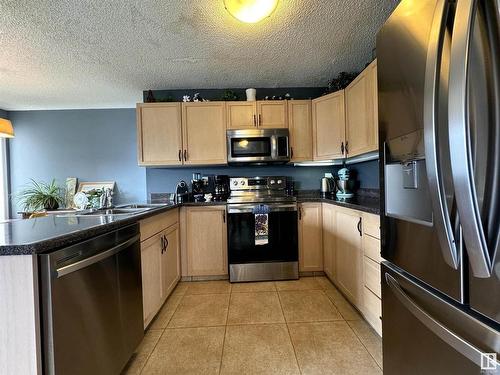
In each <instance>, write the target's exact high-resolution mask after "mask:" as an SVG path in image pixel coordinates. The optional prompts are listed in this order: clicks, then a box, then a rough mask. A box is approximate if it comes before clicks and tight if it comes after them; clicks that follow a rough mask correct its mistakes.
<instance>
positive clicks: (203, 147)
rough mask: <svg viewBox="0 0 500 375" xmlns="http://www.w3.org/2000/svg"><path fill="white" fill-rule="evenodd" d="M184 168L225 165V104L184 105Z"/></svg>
mask: <svg viewBox="0 0 500 375" xmlns="http://www.w3.org/2000/svg"><path fill="white" fill-rule="evenodd" d="M182 139H183V142H182V144H183V152H182V159H183V162H184V165H205V164H226V163H227V151H226V107H225V103H224V102H200V103H182Z"/></svg>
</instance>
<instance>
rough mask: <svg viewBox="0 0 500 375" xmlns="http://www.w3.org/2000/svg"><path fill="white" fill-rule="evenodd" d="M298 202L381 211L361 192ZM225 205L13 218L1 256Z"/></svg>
mask: <svg viewBox="0 0 500 375" xmlns="http://www.w3.org/2000/svg"><path fill="white" fill-rule="evenodd" d="M297 201H298V202H299V203H300V202H326V203H331V204H335V205H338V206H343V207H347V208H352V209H355V210H359V211H364V212H369V213H373V214H378V213H379V211H380V201H379V199H378V198H377V197H376V196H373V195H372V196H367V195H358V196H357V197H356V198H353V199H349V200H346V201H339V200H337V199H336V198H335V197H326V198H325V197H322V196H321V193H320V192H319V191H299V192H297ZM225 204H226V202H202V203H197V202H187V203H182V204H175V203H171V204H165V205H162V206H158V207H156V208H154V209H151V210H147V211H142V212H139V213H135V214H126V215H123V214H121V215H101V216H85V215H83V216H75V215H64V214H61V215H49V216H46V217H40V218H35V219H28V220H12V221H9V222H5V223H0V256H2V255H32V254H41V253H46V252H49V251H53V250H56V249H59V248H62V247H64V246H69V245H72V244H74V243H77V242H80V241H83V240H86V239H88V238H91V237H94V236H98V235H100V234H103V233H106V232H108V231H111V230H114V229H117V228H120V227H123V226H126V225H130V224H133V223H136V222H138V221H139V220H142V219H145V218H147V217H150V216H154V215H157V214H160V213H162V212H165V211H168V210H171V209H173V208H176V207H180V206H190V207H191V206H217V205H225Z"/></svg>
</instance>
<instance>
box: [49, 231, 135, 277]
mask: <svg viewBox="0 0 500 375" xmlns="http://www.w3.org/2000/svg"><path fill="white" fill-rule="evenodd" d="M139 238H140V235H139V234H138V235H135V236H134V237H132V238H130V239H128V240H127V241H124V242H122V243H121V244H119V245H116V246H113V247H112V248H110V249H108V250H106V251H103V252H101V253H98V254H95V255H93V256H91V257H88V258H85V259H82V260H80V261H78V262H75V263H73V264H69V265H67V266H64V267H61V268H57V269H56V276H57V278H60V277H62V276H64V275H67V274H70V273H73V272H76V271H78V270H81V269H82V268H85V267H88V266H91V265H92V264H94V263H97V262H100V261H101V260H104V259H106V258H109V257H111V256H113V255H115V254H117V253H119V252H120V251H122V250H123V249H125V248H127V247H129V246H130V245H132V244H133V243H134V242H137V241H139Z"/></svg>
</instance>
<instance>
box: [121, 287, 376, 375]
mask: <svg viewBox="0 0 500 375" xmlns="http://www.w3.org/2000/svg"><path fill="white" fill-rule="evenodd" d="M381 366H382V342H381V339H380V337H379V336H378V335H377V334H376V333H375V332H374V331H373V330H372V329H371V327H370V326H369V325H368V324H367V323H366V322H365V321H364V320H363V318H362V317H361V316H360V315H359V313H358V312H357V311H356V309H355V308H354V307H352V306H351V305H350V304H349V302H347V300H346V299H345V298H344V297H343V295H342V294H341V293H340V292H339V291H338V290H337V289H336V288H335V286H333V284H331V283H330V281H329V280H328V279H327V278H325V277H304V278H301V279H300V280H297V281H280V282H264V283H245V284H233V285H231V284H230V283H229V282H227V281H206V282H205V281H199V282H190V283H179V285H178V286H177V287H176V289H175V291H174V292H173V293H172V295H171V296H170V297H169V299H168V300H167V302H166V303H165V305H164V306H163V307H162V309H161V311H160V312H159V314H158V315H157V317H156V318H155V320H154V321H153V322H152V323H151V324H150V326H149V328H148V330H147V331H146V333H145V337H144V340H143V342H142V343H141V345H140V346H139V347H138V348H137V350H136V353H135V354H134V356H133V357H132V359H131V360H130V362H129V363H128V365H127V367H126V369H125V370H124V374H224V375H225V374H238V375H244V374H273V375H274V374H382V370H381Z"/></svg>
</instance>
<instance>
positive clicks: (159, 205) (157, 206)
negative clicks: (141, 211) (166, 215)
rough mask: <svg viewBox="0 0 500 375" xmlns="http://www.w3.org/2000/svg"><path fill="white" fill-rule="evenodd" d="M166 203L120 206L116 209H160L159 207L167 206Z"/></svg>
mask: <svg viewBox="0 0 500 375" xmlns="http://www.w3.org/2000/svg"><path fill="white" fill-rule="evenodd" d="M168 205H169V204H168V203H141V204H125V205H122V206H118V208H125V209H137V208H147V209H153V208H160V207H165V206H168Z"/></svg>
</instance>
